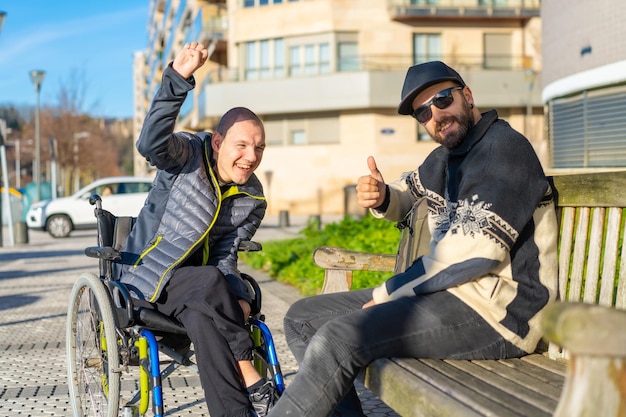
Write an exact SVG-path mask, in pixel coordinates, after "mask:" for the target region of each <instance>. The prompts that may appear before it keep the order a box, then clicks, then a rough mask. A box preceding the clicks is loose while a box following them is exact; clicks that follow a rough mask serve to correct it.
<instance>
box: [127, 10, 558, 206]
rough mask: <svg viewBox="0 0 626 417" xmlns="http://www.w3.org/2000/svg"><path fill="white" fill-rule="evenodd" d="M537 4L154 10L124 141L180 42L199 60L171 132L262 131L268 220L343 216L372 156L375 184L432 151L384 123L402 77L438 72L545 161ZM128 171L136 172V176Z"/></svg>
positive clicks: (418, 132)
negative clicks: (240, 123)
mask: <svg viewBox="0 0 626 417" xmlns="http://www.w3.org/2000/svg"><path fill="white" fill-rule="evenodd" d="M539 10H540V1H539V0H225V1H201V0H153V1H152V6H151V12H150V18H149V22H150V23H149V25H148V32H149V35H150V36H149V38H150V42H149V45H147V47H146V50H145V51H142V52H140V53H138V54H137V57H136V61H135V74H136V82H135V85H136V98H137V101H136V109H135V110H136V116H135V126H136V134H138V129H139V128H140V126H141V122H142V120H143V115H144V114H145V112H146V110H147V106H148V104H149V100H150V98H151V97H152V96H153V94H154V92H155V91H156V88H157V87H158V84H159V82H160V76H161V72H162V70H163V68H164V67H165V66H166V65H167V63H168V62H170V61H171V60H172V59H173V57H174V55H175V54H176V52H177V51H178V50H179V48H180V47H181V46H182V45H183V44H184V43H185V42H187V41H190V40H193V39H199V40H201V41H202V42H204V43H205V44H206V45H207V46H208V48H209V51H210V57H209V63H208V64H207V65H205V66H204V67H203V69H201V70H200V71H199V72H198V74H197V76H196V81H197V87H196V89H195V90H193V91H192V93H191V94H190V95H189V96H188V98H187V103H186V104H185V106H184V108H183V111H182V114H181V117H180V119H179V123H178V127H177V128H178V129H179V130H189V131H199V130H208V131H212V130H214V128H215V126H216V124H217V121H218V120H219V117H220V116H221V115H222V114H223V113H224V112H225V111H227V110H228V109H229V108H231V107H234V106H246V107H249V108H250V109H252V110H254V111H255V112H256V113H257V114H259V116H260V117H261V118H262V119H263V121H264V123H265V129H266V136H267V144H268V146H267V149H266V151H265V155H264V158H263V162H262V164H261V166H260V167H259V169H258V171H257V175H258V176H259V178H260V180H261V181H262V182H263V184H264V187H265V192H266V195H267V197H268V198H269V206H268V210H269V212H270V213H274V214H276V213H278V212H279V211H281V210H288V211H289V212H291V213H294V214H309V215H310V214H337V213H343V212H344V210H345V209H346V207H347V206H348V205H350V204H352V200H351V198H352V197H351V196H353V194H354V193H353V191H352V190H353V188H351V186H352V185H353V184H354V183H355V182H356V179H357V178H358V177H359V176H361V175H365V174H367V173H368V169H367V164H366V159H367V157H368V156H369V155H373V156H374V157H375V158H376V161H377V163H378V167H379V169H380V170H381V172H382V173H383V175H384V177H385V179H386V180H388V181H391V180H393V179H395V178H397V177H398V176H399V175H400V174H401V173H402V172H405V171H409V170H413V169H415V168H416V167H417V166H418V165H419V164H420V163H421V162H422V161H423V160H424V158H425V157H426V156H427V155H428V153H429V152H430V151H431V150H432V149H434V147H435V146H436V144H435V143H434V142H433V141H432V140H430V138H429V137H428V135H427V134H426V132H425V131H424V130H423V129H422V128H421V127H420V126H419V124H418V123H417V122H416V121H415V120H414V119H412V118H411V117H406V116H399V115H398V114H397V112H396V110H397V106H398V104H399V101H400V91H401V88H402V83H403V80H404V75H405V73H406V70H407V68H408V67H409V66H411V65H413V64H416V63H420V62H425V61H429V60H435V59H439V60H443V61H445V62H446V63H448V64H449V65H451V66H453V67H455V68H456V69H457V70H458V71H459V72H460V73H461V75H462V76H463V78H464V79H465V81H466V82H467V84H468V85H469V86H470V88H471V89H472V91H473V93H474V96H475V99H476V103H477V105H478V107H479V108H480V109H481V110H488V109H490V108H496V109H497V110H498V112H499V114H500V115H501V117H503V118H505V119H507V120H508V121H509V122H510V123H511V125H512V126H513V127H514V128H516V129H517V130H519V131H520V132H522V133H525V134H526V135H527V136H528V138H529V139H530V140H531V142H532V144H533V146H534V147H535V149H537V152H538V154H539V155H540V157H541V158H542V160H546V161H547V160H548V155H549V153H548V152H547V149H548V146H547V142H546V140H545V135H544V123H543V107H542V102H541V93H540V92H541V88H540V85H539V74H540V72H541V68H542V63H541V21H540V19H539ZM146 169H147V166H146V165H145V162H144V161H142V160H138V161H137V165H136V167H135V172H137V173H143V172H145V171H146Z"/></svg>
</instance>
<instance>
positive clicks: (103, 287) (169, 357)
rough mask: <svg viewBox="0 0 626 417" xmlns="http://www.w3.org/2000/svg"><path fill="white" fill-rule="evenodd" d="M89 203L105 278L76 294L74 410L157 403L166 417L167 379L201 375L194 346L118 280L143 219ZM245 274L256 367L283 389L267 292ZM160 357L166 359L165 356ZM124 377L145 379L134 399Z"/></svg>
mask: <svg viewBox="0 0 626 417" xmlns="http://www.w3.org/2000/svg"><path fill="white" fill-rule="evenodd" d="M89 202H90V204H92V205H95V209H94V213H95V216H96V218H97V239H98V242H97V243H98V246H94V247H88V248H86V249H85V254H86V255H87V256H89V257H92V258H97V259H98V262H99V275H96V274H93V273H82V274H81V275H80V276H79V277H78V279H77V280H76V282H75V283H74V285H73V288H72V292H71V296H70V304H69V308H68V312H67V334H66V337H67V344H66V346H67V368H68V379H69V381H68V386H69V394H70V403H71V405H72V409H73V413H74V416H81V417H82V416H102V417H113V416H120V415H121V416H122V417H126V416H129V417H130V416H132V417H135V416H140V415H141V416H143V415H145V414H146V412H147V411H148V408H149V404H150V400H151V401H152V412H153V414H154V416H155V417H160V416H162V415H163V413H164V404H163V388H162V381H163V380H164V379H165V378H167V377H168V376H169V375H170V374H171V373H172V372H174V371H175V370H176V369H178V368H179V367H181V366H185V367H189V368H191V369H192V370H194V371H196V372H197V370H198V368H197V366H196V365H195V363H194V362H193V360H192V357H193V350H191V349H189V347H190V346H189V339H188V338H187V337H186V332H185V329H184V328H183V326H182V325H181V324H180V323H179V322H178V321H176V320H174V319H172V318H170V317H167V316H165V315H162V314H161V313H159V312H157V311H156V310H153V309H150V308H145V307H141V306H139V305H138V304H141V302H140V301H138V300H136V299H134V298H133V297H131V295H130V293H129V291H128V290H127V289H126V287H125V286H124V285H123V284H122V283H120V282H119V281H117V280H116V279H114V278H113V274H112V265H113V263H114V262H116V261H118V260H120V259H121V253H120V250H121V248H122V246H123V244H124V242H125V240H126V237H127V236H128V234H129V233H130V230H131V229H132V227H133V225H134V222H135V218H133V217H116V216H114V215H112V214H111V213H110V212H108V211H106V210H104V209H102V200H101V198H100V197H99V196H98V195H96V194H94V195H92V196H91V197H90V199H89ZM260 249H261V245H260V244H258V243H256V242H242V244H241V245H240V247H239V250H240V251H257V250H260ZM243 278H244V279H245V280H246V281H247V282H248V283H249V284H250V287H251V288H252V289H253V292H254V297H253V303H252V311H251V313H250V317H249V319H248V321H247V326H248V328H249V331H250V333H251V336H252V339H253V341H254V350H253V359H254V364H255V367H256V368H257V370H258V371H259V373H260V374H261V375H262V376H264V377H266V378H267V379H271V380H272V381H273V382H274V384H275V386H276V390H277V391H278V393H279V394H281V393H282V392H283V390H284V381H283V376H282V373H281V370H280V364H279V362H278V358H277V355H276V348H275V345H274V341H273V339H272V335H271V332H270V330H269V328H268V327H267V325H266V324H265V323H264V319H265V317H264V316H263V314H262V313H261V291H260V289H259V286H258V284H257V283H256V282H255V281H254V279H253V278H252V277H250V276H248V275H245V274H243ZM181 340H182V341H183V344H184V342H187V345H186V346H185V347H187V349H186V350H185V349H180V344H181ZM173 344H174V345H173ZM160 355H161V356H163V355H164V356H165V357H166V360H163V361H161V358H160ZM162 365H163V367H164V369H161V368H162ZM166 365H167V366H166ZM133 373H134V374H133ZM122 374H124V375H125V376H126V375H127V374H129V375H131V377H133V378H134V375H136V377H137V378H138V381H137V382H136V383H135V386H136V387H137V386H138V387H139V388H138V389H137V392H136V393H135V394H134V396H133V397H132V398H131V399H130V400H128V401H125V400H124V401H123V400H121V399H120V381H121V377H122Z"/></svg>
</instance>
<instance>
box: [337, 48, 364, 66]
mask: <svg viewBox="0 0 626 417" xmlns="http://www.w3.org/2000/svg"><path fill="white" fill-rule="evenodd" d="M337 56H338V59H337V69H338V70H339V71H342V72H343V71H358V70H359V46H358V44H357V43H356V42H339V43H338V44H337Z"/></svg>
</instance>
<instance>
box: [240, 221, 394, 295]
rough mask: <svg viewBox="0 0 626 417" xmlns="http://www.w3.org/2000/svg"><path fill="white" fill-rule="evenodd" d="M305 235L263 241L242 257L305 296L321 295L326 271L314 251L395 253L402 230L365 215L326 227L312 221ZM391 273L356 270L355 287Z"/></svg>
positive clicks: (370, 282)
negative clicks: (315, 259) (260, 246)
mask: <svg viewBox="0 0 626 417" xmlns="http://www.w3.org/2000/svg"><path fill="white" fill-rule="evenodd" d="M300 234H301V235H302V237H299V238H296V239H288V240H277V241H268V242H264V243H263V250H262V251H260V252H248V253H242V254H241V255H240V258H241V260H242V261H244V262H246V263H247V264H248V265H250V266H251V267H252V268H254V269H259V270H262V271H265V272H267V273H268V274H269V275H270V276H271V277H272V278H274V279H276V280H278V281H281V282H284V283H286V284H289V285H292V286H294V287H296V288H297V289H299V290H300V292H301V293H302V295H314V294H318V293H319V292H320V290H321V289H322V284H323V283H324V270H323V269H322V268H319V267H317V266H315V264H313V258H312V255H313V251H314V250H315V248H317V247H319V246H336V247H341V248H346V249H350V250H355V251H363V252H374V253H395V252H396V250H397V248H398V241H399V239H400V232H399V231H398V229H397V228H396V227H395V225H394V223H391V222H388V221H385V220H380V219H375V218H374V217H372V216H369V215H368V216H365V217H363V218H362V219H360V220H356V219H354V218H352V217H346V218H344V219H343V220H342V221H340V222H336V223H330V224H328V225H326V226H325V227H324V228H323V229H322V230H318V229H317V227H316V225H315V224H313V223H311V224H309V225H307V226H306V227H305V228H304V229H303V230H301V231H300ZM389 276H390V273H388V272H370V271H356V272H355V273H354V276H353V282H352V288H353V289H360V288H367V287H373V286H376V285H379V284H380V283H382V282H383V281H384V280H385V279H387V278H389Z"/></svg>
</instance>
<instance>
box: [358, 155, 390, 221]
mask: <svg viewBox="0 0 626 417" xmlns="http://www.w3.org/2000/svg"><path fill="white" fill-rule="evenodd" d="M367 167H368V168H369V170H370V174H369V175H364V176H362V177H359V179H358V181H357V185H356V192H357V201H358V203H359V205H360V206H361V207H365V208H376V207H379V206H380V205H381V204H383V202H384V201H385V196H386V195H387V187H386V184H385V180H384V179H383V175H382V174H381V173H380V171H379V170H378V167H377V166H376V160H374V157H373V156H370V157H368V158H367Z"/></svg>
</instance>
